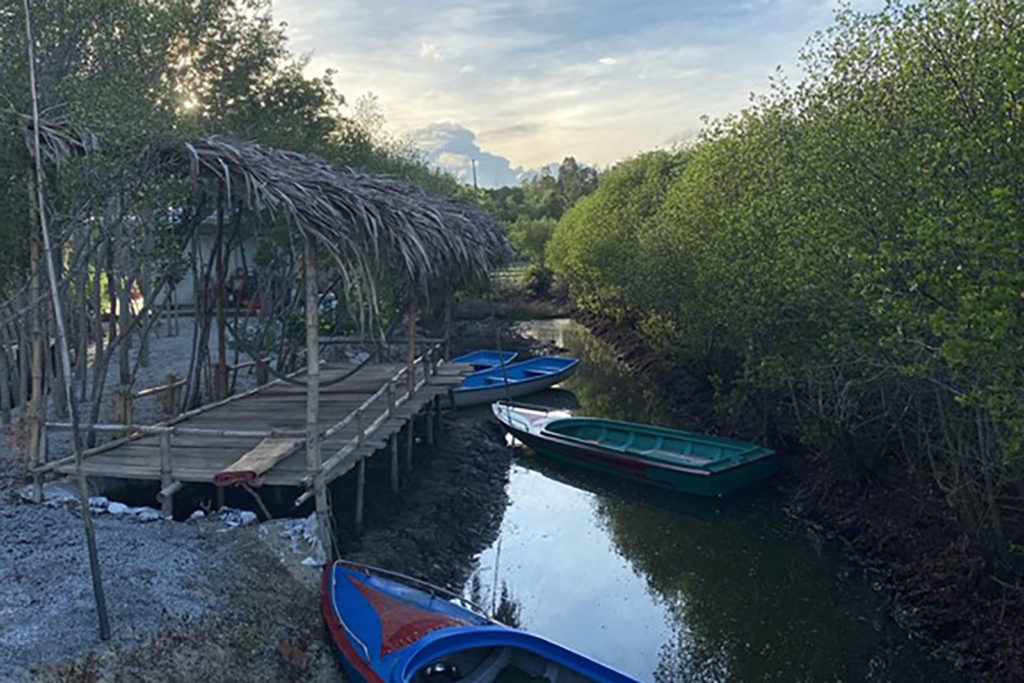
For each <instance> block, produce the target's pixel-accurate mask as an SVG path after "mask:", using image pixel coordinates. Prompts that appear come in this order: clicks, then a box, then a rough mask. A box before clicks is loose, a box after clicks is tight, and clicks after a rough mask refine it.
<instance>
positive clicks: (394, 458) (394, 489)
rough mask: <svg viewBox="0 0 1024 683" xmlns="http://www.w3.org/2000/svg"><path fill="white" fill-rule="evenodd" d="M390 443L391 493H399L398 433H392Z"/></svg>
mask: <svg viewBox="0 0 1024 683" xmlns="http://www.w3.org/2000/svg"><path fill="white" fill-rule="evenodd" d="M388 445H389V446H390V448H391V493H398V486H399V479H398V436H397V435H396V434H392V435H391V438H390V439H388Z"/></svg>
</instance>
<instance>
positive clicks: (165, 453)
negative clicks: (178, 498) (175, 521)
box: [160, 432, 174, 519]
mask: <svg viewBox="0 0 1024 683" xmlns="http://www.w3.org/2000/svg"><path fill="white" fill-rule="evenodd" d="M171 465H172V463H171V433H170V432H160V491H161V492H163V491H167V490H168V487H169V486H170V485H171V484H172V483H173V480H172V479H171V471H172V470H171ZM160 514H162V515H163V517H164V519H171V518H173V517H174V495H173V494H171V495H164V496H162V500H161V501H160Z"/></svg>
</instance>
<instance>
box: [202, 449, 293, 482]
mask: <svg viewBox="0 0 1024 683" xmlns="http://www.w3.org/2000/svg"><path fill="white" fill-rule="evenodd" d="M301 444H302V442H301V441H296V440H294V439H263V440H262V441H260V442H259V443H258V444H256V447H255V448H253V449H252V450H250V451H248V452H247V453H246V454H245V455H243V456H242V457H241V458H239V459H238V460H236V461H235V462H233V463H231V464H230V465H229V466H227V467H225V468H224V469H223V470H221V471H220V472H218V473H217V474H215V475H214V476H213V483H214V484H216V485H217V486H231V485H234V484H244V483H248V482H250V481H252V480H253V479H255V478H256V477H259V476H261V475H263V474H265V473H266V472H268V471H269V470H270V468H272V467H273V466H274V465H276V464H278V463H279V462H281V461H282V460H284V459H285V458H286V457H288V456H289V455H291V454H292V453H294V452H296V451H297V450H298V448H299V446H300V445H301Z"/></svg>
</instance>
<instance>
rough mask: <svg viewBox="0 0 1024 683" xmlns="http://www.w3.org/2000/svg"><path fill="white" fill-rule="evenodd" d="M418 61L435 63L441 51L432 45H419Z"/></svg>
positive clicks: (438, 59) (424, 43)
mask: <svg viewBox="0 0 1024 683" xmlns="http://www.w3.org/2000/svg"><path fill="white" fill-rule="evenodd" d="M420 59H425V60H427V61H428V62H437V61H440V59H441V51H440V50H439V49H438V48H437V45H434V44H433V43H426V42H423V43H420Z"/></svg>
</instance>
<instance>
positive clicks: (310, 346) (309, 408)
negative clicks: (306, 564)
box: [302, 234, 333, 559]
mask: <svg viewBox="0 0 1024 683" xmlns="http://www.w3.org/2000/svg"><path fill="white" fill-rule="evenodd" d="M302 244H303V252H304V254H303V255H304V258H303V261H304V265H305V268H306V274H305V281H306V282H305V284H306V469H307V470H308V475H309V476H312V477H313V494H314V496H315V498H316V519H317V529H318V532H319V534H320V543H321V546H322V547H323V549H324V552H325V553H326V554H327V556H328V557H330V556H331V555H332V554H333V552H332V551H333V548H332V547H331V527H330V513H329V511H328V509H327V485H326V483H325V482H324V472H323V468H322V467H321V462H320V427H319V420H320V330H319V320H318V317H317V310H318V306H319V297H318V295H317V288H316V248H315V246H314V244H313V240H312V239H311V238H310V237H309V236H308V235H305V234H304V235H303V236H302ZM324 559H327V558H324Z"/></svg>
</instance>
